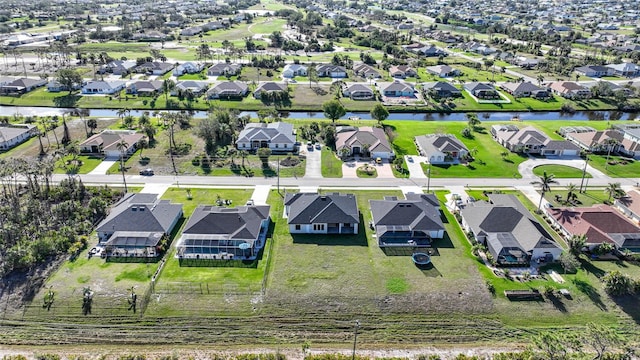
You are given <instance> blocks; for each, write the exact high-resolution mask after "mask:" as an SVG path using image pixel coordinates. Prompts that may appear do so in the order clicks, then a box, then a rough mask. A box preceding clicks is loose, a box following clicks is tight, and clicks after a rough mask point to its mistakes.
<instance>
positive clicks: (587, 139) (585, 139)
mask: <svg viewBox="0 0 640 360" xmlns="http://www.w3.org/2000/svg"><path fill="white" fill-rule="evenodd" d="M567 137H571V138H573V139H574V140H575V141H577V142H579V143H580V144H583V145H584V146H586V147H591V144H594V143H595V144H598V145H605V144H606V141H607V140H609V139H612V138H613V139H616V140H618V141H619V142H622V138H623V137H624V135H623V134H622V133H621V132H620V131H617V130H604V131H589V132H583V133H571V134H568V135H567Z"/></svg>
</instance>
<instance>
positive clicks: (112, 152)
mask: <svg viewBox="0 0 640 360" xmlns="http://www.w3.org/2000/svg"><path fill="white" fill-rule="evenodd" d="M144 138H146V137H145V136H144V135H143V134H139V133H136V132H135V131H134V130H104V131H103V132H101V133H99V134H95V135H93V136H91V137H90V138H88V139H87V140H85V141H83V142H81V143H80V145H79V147H80V152H81V153H89V154H102V155H104V156H105V157H107V158H112V159H113V158H116V159H117V158H119V157H120V156H121V155H122V153H123V152H124V154H125V156H129V155H131V154H133V153H134V152H135V151H136V149H137V146H138V142H139V141H140V140H142V139H144ZM121 141H124V143H125V145H126V146H125V148H124V149H122V150H121V149H118V143H120V142H121Z"/></svg>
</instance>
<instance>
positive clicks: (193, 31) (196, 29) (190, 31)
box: [180, 26, 204, 36]
mask: <svg viewBox="0 0 640 360" xmlns="http://www.w3.org/2000/svg"><path fill="white" fill-rule="evenodd" d="M203 31H204V29H203V28H202V26H191V27H188V28H186V29H182V30H180V36H194V35H198V34H200V33H201V32H203Z"/></svg>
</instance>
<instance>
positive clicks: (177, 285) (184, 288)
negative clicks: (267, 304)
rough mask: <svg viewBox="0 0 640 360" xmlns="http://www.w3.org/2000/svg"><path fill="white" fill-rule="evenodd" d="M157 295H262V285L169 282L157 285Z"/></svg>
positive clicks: (155, 291) (155, 290) (155, 289)
mask: <svg viewBox="0 0 640 360" xmlns="http://www.w3.org/2000/svg"><path fill="white" fill-rule="evenodd" d="M153 288H154V290H153V292H154V293H155V294H167V295H168V294H190V295H260V294H262V284H254V285H247V286H240V285H238V284H232V283H231V284H225V283H208V282H167V283H162V284H158V285H155V286H154V287H153Z"/></svg>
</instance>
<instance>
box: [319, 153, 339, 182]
mask: <svg viewBox="0 0 640 360" xmlns="http://www.w3.org/2000/svg"><path fill="white" fill-rule="evenodd" d="M321 161H322V176H323V177H326V178H341V177H342V161H341V160H340V159H338V158H337V157H336V155H335V154H334V152H333V151H332V150H331V149H330V148H329V147H327V146H323V147H322V160H321Z"/></svg>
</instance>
